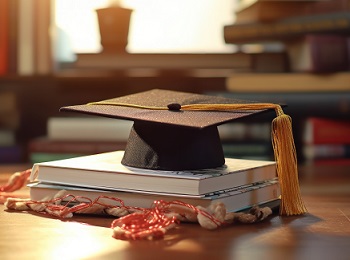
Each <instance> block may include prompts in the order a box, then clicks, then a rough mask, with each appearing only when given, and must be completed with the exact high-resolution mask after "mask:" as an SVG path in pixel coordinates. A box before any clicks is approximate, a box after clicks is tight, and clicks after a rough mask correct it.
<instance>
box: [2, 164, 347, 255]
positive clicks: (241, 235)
mask: <svg viewBox="0 0 350 260" xmlns="http://www.w3.org/2000/svg"><path fill="white" fill-rule="evenodd" d="M13 169H14V168H9V167H0V172H2V174H0V180H2V181H4V180H6V179H7V178H8V176H9V173H11V172H12V170H13ZM331 169H332V171H331V173H332V178H329V177H327V178H325V176H323V175H322V173H321V174H320V175H319V176H316V175H317V174H316V173H315V172H312V171H307V173H308V174H305V177H303V178H302V179H301V183H302V191H303V197H304V200H305V203H306V206H307V208H308V211H309V213H308V214H306V215H303V216H293V217H281V216H277V215H274V216H272V217H270V218H269V219H268V220H267V221H264V222H261V223H257V224H253V225H233V226H230V227H226V228H222V229H219V230H215V231H208V230H204V229H202V228H201V227H199V226H198V225H196V224H181V225H179V226H178V227H177V228H176V229H174V230H171V231H169V232H168V233H167V235H166V236H165V238H164V239H162V240H156V241H122V240H116V239H114V238H112V230H111V229H110V228H109V226H110V224H111V222H112V220H113V218H106V217H91V216H90V217H88V216H75V217H73V218H72V219H66V220H60V219H55V218H52V217H49V216H43V215H39V214H35V213H31V212H13V211H7V210H6V209H5V207H4V206H3V205H1V206H0V259H32V260H34V259H180V260H182V259H283V260H286V259H310V260H312V259H318V260H319V259H337V260H338V259H350V196H349V195H350V171H348V170H349V169H348V168H347V169H345V168H343V170H342V173H341V174H338V175H337V174H335V172H334V168H331ZM16 170H24V169H22V168H20V167H18V168H17V169H16ZM347 171H348V172H347ZM310 172H311V173H310ZM328 176H329V174H328ZM316 177H317V178H316ZM314 179H316V180H317V181H316V182H315V181H312V180H314ZM322 179H323V181H322ZM316 184H317V185H316ZM20 192H22V195H25V194H26V193H27V192H28V191H27V190H26V189H24V190H22V191H20ZM16 194H17V195H19V196H21V194H18V193H16Z"/></svg>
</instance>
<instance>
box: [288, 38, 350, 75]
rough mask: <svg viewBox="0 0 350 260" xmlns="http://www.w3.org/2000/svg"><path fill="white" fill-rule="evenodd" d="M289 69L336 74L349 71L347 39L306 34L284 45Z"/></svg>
mask: <svg viewBox="0 0 350 260" xmlns="http://www.w3.org/2000/svg"><path fill="white" fill-rule="evenodd" d="M285 45H286V49H287V51H288V55H289V61H290V69H291V71H294V72H312V73H318V72H336V71H347V70H349V58H348V56H349V50H348V49H349V48H348V37H347V36H344V35H335V34H322V35H317V34H308V35H305V36H304V37H301V38H298V39H296V40H294V41H287V42H286V43H285Z"/></svg>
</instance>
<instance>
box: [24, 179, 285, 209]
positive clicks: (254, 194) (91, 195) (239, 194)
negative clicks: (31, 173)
mask: <svg viewBox="0 0 350 260" xmlns="http://www.w3.org/2000/svg"><path fill="white" fill-rule="evenodd" d="M29 188H30V198H31V199H32V200H38V201H39V200H45V199H46V200H47V199H48V198H53V197H54V196H55V195H56V194H57V193H58V192H59V191H62V190H64V191H65V192H64V195H72V196H75V197H79V198H78V199H79V201H81V202H86V201H87V199H90V200H91V201H92V200H95V199H97V198H99V197H100V196H106V197H113V198H118V199H121V200H122V201H123V202H124V205H126V206H131V207H142V208H150V207H152V205H153V202H154V201H159V200H163V201H168V202H170V201H174V200H179V201H182V202H184V203H188V204H191V205H193V206H202V207H208V206H209V205H210V204H211V203H213V202H218V201H220V202H222V203H224V204H225V206H226V210H227V211H230V212H232V211H240V210H243V209H246V208H250V207H252V206H254V205H260V204H263V203H267V202H271V201H275V200H278V198H279V195H280V189H279V185H278V181H277V180H276V179H274V180H269V181H264V182H260V183H255V184H249V185H243V186H239V187H235V188H232V189H228V190H223V191H218V192H215V193H210V194H205V195H197V196H190V195H181V194H171V193H152V192H140V191H131V192H130V191H121V190H101V189H91V188H84V187H78V186H67V185H55V184H48V183H32V184H29ZM81 197H84V198H81ZM71 199H72V197H71V196H69V197H66V198H65V199H63V203H64V202H68V201H70V200H71ZM99 200H100V202H103V203H108V204H111V205H120V204H119V203H118V202H116V201H113V200H111V199H109V198H99Z"/></svg>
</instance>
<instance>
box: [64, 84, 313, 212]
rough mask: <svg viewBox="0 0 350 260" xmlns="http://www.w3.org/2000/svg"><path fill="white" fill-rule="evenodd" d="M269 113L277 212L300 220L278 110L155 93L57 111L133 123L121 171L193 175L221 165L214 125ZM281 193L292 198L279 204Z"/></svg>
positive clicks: (290, 146)
mask: <svg viewBox="0 0 350 260" xmlns="http://www.w3.org/2000/svg"><path fill="white" fill-rule="evenodd" d="M269 109H274V110H275V111H276V113H277V118H276V119H275V120H274V121H276V120H277V121H276V122H277V123H275V124H273V129H272V135H273V147H274V152H275V158H276V163H277V173H278V176H279V179H280V184H281V193H282V203H281V207H282V210H281V211H282V213H283V214H286V215H294V214H301V213H304V212H305V211H306V210H305V207H304V205H303V203H302V200H301V198H300V190H299V184H298V178H297V169H296V164H297V162H296V155H295V153H296V152H295V146H294V140H293V136H292V130H291V120H290V117H289V116H287V115H284V113H283V110H282V108H281V106H280V105H276V104H270V103H256V102H252V101H242V100H236V99H231V98H225V97H219V96H209V95H200V94H193V93H185V92H177V91H170V90H159V89H155V90H150V91H145V92H141V93H136V94H131V95H127V96H123V97H117V98H113V99H108V100H103V101H98V102H92V103H88V104H83V105H75V106H67V107H63V108H61V109H60V110H61V111H74V112H81V113H86V114H90V115H99V116H105V117H110V118H118V119H126V120H132V121H134V124H133V127H132V129H131V132H130V136H129V139H128V141H127V145H126V148H125V153H124V157H123V159H122V163H123V164H124V165H126V166H131V167H138V168H147V169H154V170H193V169H204V168H214V167H219V166H222V165H224V163H225V160H224V154H223V150H222V146H221V140H220V137H219V133H218V129H217V126H218V125H220V124H224V123H227V122H230V121H233V120H236V119H239V118H243V117H246V116H251V115H254V114H258V113H261V112H263V111H267V110H269ZM278 119H279V120H278ZM288 136H289V137H288ZM286 145H287V146H286ZM286 172H287V173H286ZM291 176H292V178H291ZM284 190H285V191H286V192H285V193H292V194H294V195H293V198H288V199H287V200H283V193H284ZM286 197H287V196H286ZM284 202H285V203H284ZM295 205H297V206H295Z"/></svg>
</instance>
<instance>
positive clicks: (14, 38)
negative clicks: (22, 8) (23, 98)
mask: <svg viewBox="0 0 350 260" xmlns="http://www.w3.org/2000/svg"><path fill="white" fill-rule="evenodd" d="M18 1H19V0H9V11H8V21H9V29H8V30H9V31H8V73H9V74H16V73H17V59H18V20H19V17H18Z"/></svg>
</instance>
